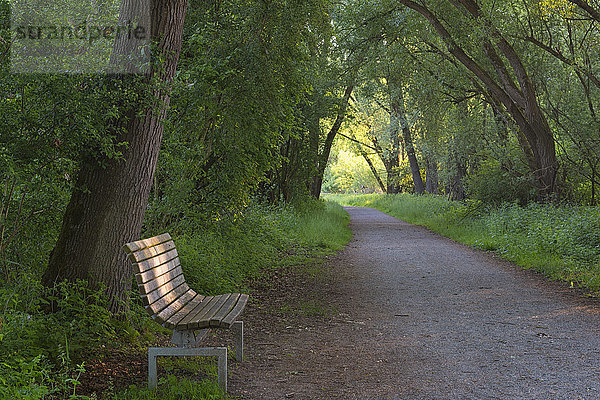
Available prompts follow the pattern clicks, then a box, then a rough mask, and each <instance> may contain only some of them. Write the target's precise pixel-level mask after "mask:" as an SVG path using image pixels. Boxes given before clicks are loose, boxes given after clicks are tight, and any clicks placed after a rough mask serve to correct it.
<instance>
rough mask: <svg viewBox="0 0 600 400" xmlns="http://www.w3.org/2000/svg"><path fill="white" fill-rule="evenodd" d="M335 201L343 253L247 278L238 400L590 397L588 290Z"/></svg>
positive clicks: (599, 346) (599, 386)
mask: <svg viewBox="0 0 600 400" xmlns="http://www.w3.org/2000/svg"><path fill="white" fill-rule="evenodd" d="M346 209H347V211H348V212H349V213H350V215H351V224H350V227H351V229H352V231H353V232H354V238H353V240H352V241H351V242H350V243H349V245H348V246H347V247H346V248H345V249H344V250H343V251H341V252H339V253H338V254H337V255H335V256H331V257H329V259H328V260H327V261H326V262H325V264H324V265H316V266H312V267H305V268H304V269H303V270H301V271H296V270H292V269H287V270H283V271H280V272H276V273H273V276H271V277H270V278H268V279H267V278H265V279H264V281H262V282H257V283H256V288H257V290H256V294H255V296H254V297H255V300H254V302H253V303H251V304H250V305H249V307H248V308H247V312H246V314H245V316H244V321H245V323H246V344H247V346H246V361H245V362H244V363H242V364H233V365H232V366H231V367H232V368H231V376H230V393H231V394H232V395H233V396H234V397H235V398H242V399H261V400H262V399H286V398H292V399H478V400H479V399H502V400H505V399H600V336H599V333H600V303H599V302H598V300H596V299H589V298H586V297H584V296H583V295H582V294H581V293H580V292H578V291H577V290H576V289H571V288H569V287H568V285H564V284H560V283H555V282H548V281H546V280H544V279H543V278H542V277H540V276H539V275H538V274H535V273H533V272H531V271H523V270H520V269H518V268H517V267H515V266H513V265H511V264H510V263H507V262H505V261H501V260H498V259H496V258H494V257H493V256H491V255H489V254H486V253H483V252H480V251H476V250H473V249H471V248H469V247H466V246H463V245H460V244H457V243H455V242H452V241H450V240H448V239H445V238H442V237H440V236H438V235H436V234H434V233H431V232H429V231H428V230H427V229H425V228H422V227H417V226H413V225H409V224H407V223H405V222H402V221H400V220H397V219H395V218H392V217H390V216H387V215H385V214H383V213H381V212H379V211H376V210H373V209H368V208H356V207H347V208H346ZM311 268H312V269H311ZM311 272H312V273H311ZM277 274H279V275H277Z"/></svg>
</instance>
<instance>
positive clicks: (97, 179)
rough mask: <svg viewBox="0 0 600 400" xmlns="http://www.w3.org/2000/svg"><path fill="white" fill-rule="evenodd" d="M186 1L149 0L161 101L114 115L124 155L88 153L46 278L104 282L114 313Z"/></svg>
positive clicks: (122, 300)
mask: <svg viewBox="0 0 600 400" xmlns="http://www.w3.org/2000/svg"><path fill="white" fill-rule="evenodd" d="M186 5H187V2H186V1H184V0H163V1H154V2H152V8H151V14H150V15H151V22H152V26H151V33H152V35H151V37H152V38H153V40H156V42H157V50H156V51H157V52H158V53H159V54H157V55H155V57H154V58H155V59H161V58H162V59H163V60H164V62H163V63H161V64H160V65H155V66H153V67H152V69H151V70H150V71H148V72H147V75H146V77H145V84H146V85H155V86H151V87H153V89H152V94H153V97H154V99H155V100H156V102H157V103H158V104H159V106H156V105H155V106H148V105H143V106H140V108H139V109H132V110H129V111H126V112H125V115H123V116H122V117H121V118H120V120H119V121H118V122H117V124H116V126H115V128H114V132H115V134H116V135H117V141H118V142H127V146H126V147H125V149H124V151H123V158H122V159H121V160H115V159H107V158H105V159H102V160H100V162H99V161H98V160H97V159H96V158H95V157H94V156H93V155H92V156H90V157H87V159H86V160H84V163H83V165H82V167H81V170H80V171H79V174H78V178H77V188H76V189H75V190H74V192H73V194H72V195H71V199H70V201H69V204H68V206H67V209H66V211H65V215H64V217H63V224H62V228H61V232H60V234H59V237H58V241H57V243H56V246H55V247H54V250H53V251H52V253H51V255H50V261H49V263H48V268H47V270H46V272H45V273H44V275H43V278H42V281H43V283H44V284H45V285H46V286H52V285H53V284H54V283H56V282H59V281H62V280H69V281H75V280H77V279H87V280H88V281H89V282H90V283H91V284H92V285H93V286H95V287H100V286H104V288H105V291H106V295H107V296H108V297H109V299H110V311H112V312H113V313H119V312H121V311H123V310H124V309H125V307H126V300H127V296H126V294H127V291H128V290H129V289H130V285H131V277H132V270H131V267H130V265H129V263H128V262H127V260H126V257H125V253H124V252H123V251H122V249H121V247H122V246H123V244H124V243H127V242H130V241H132V240H134V239H137V238H138V237H139V234H140V231H141V227H142V222H143V218H144V213H145V211H146V205H147V202H148V196H149V193H150V189H151V187H152V182H153V177H154V171H155V167H156V162H157V160H158V152H159V149H160V143H161V140H162V135H163V124H162V121H163V120H164V118H165V115H166V110H167V108H168V105H169V99H170V93H169V90H168V86H169V83H170V81H171V80H172V78H173V76H174V74H175V70H176V67H177V62H178V59H179V53H180V50H181V41H182V32H183V22H184V18H185V11H186ZM112 78H113V79H127V78H126V77H123V76H113V77H112ZM155 80H156V81H158V82H159V84H158V85H157V84H156V82H155ZM165 84H166V85H165ZM96 157H97V155H96Z"/></svg>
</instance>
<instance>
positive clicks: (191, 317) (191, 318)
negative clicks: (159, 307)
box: [178, 296, 219, 329]
mask: <svg viewBox="0 0 600 400" xmlns="http://www.w3.org/2000/svg"><path fill="white" fill-rule="evenodd" d="M218 297H219V296H207V297H205V298H204V300H203V301H202V303H201V304H200V306H199V307H197V308H195V309H194V311H193V312H191V313H189V314H188V315H186V316H185V317H184V318H183V319H182V320H181V321H180V322H179V324H178V326H180V327H182V328H183V329H193V323H194V322H195V321H196V319H197V316H198V315H200V314H202V313H204V312H205V311H206V310H207V309H209V308H210V307H212V306H213V305H214V304H215V303H216V302H217V301H218Z"/></svg>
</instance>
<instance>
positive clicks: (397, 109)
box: [392, 89, 425, 194]
mask: <svg viewBox="0 0 600 400" xmlns="http://www.w3.org/2000/svg"><path fill="white" fill-rule="evenodd" d="M398 90H400V91H401V90H402V89H398ZM392 111H393V112H394V113H395V114H396V118H398V119H399V122H400V128H401V129H402V138H403V139H404V148H405V149H406V156H407V158H408V163H409V165H410V172H411V174H412V178H413V184H414V185H415V193H416V194H423V193H424V192H425V185H424V184H423V178H422V177H421V168H420V167H419V161H418V160H417V154H416V152H415V145H414V143H413V139H412V132H411V129H410V127H409V126H408V120H407V118H406V108H405V107H404V96H401V97H400V98H399V99H398V102H393V103H392Z"/></svg>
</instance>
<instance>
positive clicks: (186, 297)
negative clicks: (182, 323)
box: [151, 289, 198, 329]
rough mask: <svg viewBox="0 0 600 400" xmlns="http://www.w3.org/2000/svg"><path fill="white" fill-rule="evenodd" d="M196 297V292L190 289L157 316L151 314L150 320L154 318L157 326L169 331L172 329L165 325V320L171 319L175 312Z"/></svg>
mask: <svg viewBox="0 0 600 400" xmlns="http://www.w3.org/2000/svg"><path fill="white" fill-rule="evenodd" d="M196 296H198V294H196V292H194V291H193V290H192V289H190V290H188V291H187V292H185V293H184V294H183V295H182V296H181V297H180V298H178V299H177V300H175V301H174V302H173V303H171V304H170V306H169V307H167V308H165V309H164V310H162V311H161V312H159V313H158V314H156V313H153V314H151V315H152V318H154V319H155V320H156V321H157V322H158V323H159V324H162V325H163V326H165V327H167V328H169V329H173V327H172V326H169V325H168V324H167V323H166V322H167V320H168V319H169V318H171V316H172V315H173V314H175V313H176V312H177V311H179V310H180V309H181V308H182V307H185V305H186V304H187V303H189V302H190V301H192V300H193V299H194V298H195V297H196Z"/></svg>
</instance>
